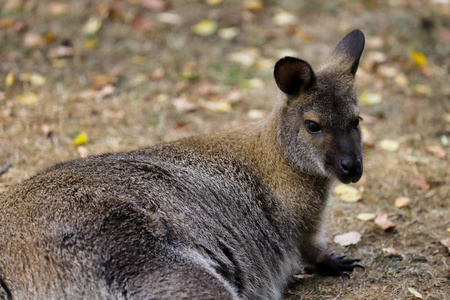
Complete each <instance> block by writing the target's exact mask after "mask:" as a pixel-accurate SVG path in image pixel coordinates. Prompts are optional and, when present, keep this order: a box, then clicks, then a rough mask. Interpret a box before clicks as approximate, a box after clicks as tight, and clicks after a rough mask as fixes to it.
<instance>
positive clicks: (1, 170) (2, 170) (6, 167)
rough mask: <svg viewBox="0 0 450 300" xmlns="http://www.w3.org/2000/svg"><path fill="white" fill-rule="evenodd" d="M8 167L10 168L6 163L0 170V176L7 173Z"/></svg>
mask: <svg viewBox="0 0 450 300" xmlns="http://www.w3.org/2000/svg"><path fill="white" fill-rule="evenodd" d="M9 167H11V164H10V163H9V161H7V162H6V164H5V165H4V166H3V168H1V169H0V176H2V175H3V174H5V173H6V172H8V169H9Z"/></svg>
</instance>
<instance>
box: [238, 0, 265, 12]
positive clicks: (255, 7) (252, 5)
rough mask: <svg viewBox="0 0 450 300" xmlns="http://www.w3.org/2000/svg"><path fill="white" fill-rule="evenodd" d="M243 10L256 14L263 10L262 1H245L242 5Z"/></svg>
mask: <svg viewBox="0 0 450 300" xmlns="http://www.w3.org/2000/svg"><path fill="white" fill-rule="evenodd" d="M242 6H243V7H244V9H246V10H249V11H251V12H254V13H257V12H259V11H260V10H261V9H262V8H263V1H262V0H245V1H244V3H243V4H242Z"/></svg>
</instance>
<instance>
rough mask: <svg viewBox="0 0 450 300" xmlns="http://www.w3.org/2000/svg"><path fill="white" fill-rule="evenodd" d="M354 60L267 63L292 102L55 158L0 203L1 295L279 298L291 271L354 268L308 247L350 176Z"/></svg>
mask: <svg viewBox="0 0 450 300" xmlns="http://www.w3.org/2000/svg"><path fill="white" fill-rule="evenodd" d="M359 33H360V32H359V31H358V32H357V33H356V35H357V37H358V39H355V38H352V35H353V36H355V33H354V32H353V33H350V34H349V36H350V37H349V36H347V37H346V39H347V41H350V42H345V39H344V40H343V41H344V42H341V44H340V45H341V46H340V47H342V48H343V49H346V51H347V50H348V49H349V47H350V49H353V48H354V47H359V48H361V47H363V44H362V46H361V42H358V40H359V41H360V40H361V34H362V33H361V34H359ZM355 41H356V42H355ZM362 41H363V39H362ZM342 43H343V45H342ZM358 51H359V50H358V49H357V51H349V52H350V56H349V55H347V54H345V53H339V49H337V50H336V51H335V53H334V54H333V59H332V60H331V61H330V62H329V63H328V64H327V65H325V66H324V67H322V68H321V69H319V71H318V72H317V74H314V73H313V71H312V69H310V67H309V65H308V68H307V70H308V71H307V72H306V73H305V72H303V71H301V70H300V71H299V72H293V74H295V73H297V74H300V75H301V76H300V78H299V80H289V78H288V77H289V76H285V74H286V73H285V71H284V67H285V66H283V63H282V62H280V63H279V64H277V65H278V66H277V67H276V71H277V72H276V74H275V76H276V79H277V83H278V84H282V87H283V90H285V91H288V92H289V93H291V92H292V94H293V95H287V97H286V99H285V100H283V103H281V104H279V105H277V106H276V107H275V109H274V110H273V112H272V113H271V114H270V115H269V116H268V117H267V118H266V119H265V120H263V121H262V122H260V123H257V124H251V125H248V126H245V127H243V128H238V129H235V130H231V131H228V132H224V133H220V134H215V135H210V136H199V137H192V138H188V139H183V140H179V141H175V142H172V143H167V144H161V145H157V146H154V147H151V148H147V149H142V150H137V151H133V152H129V153H116V154H106V155H100V156H95V157H88V158H86V159H80V160H74V161H70V162H66V163H61V164H58V165H56V166H54V167H52V168H50V169H48V170H46V171H44V172H42V173H40V174H37V175H36V176H34V177H31V178H30V179H28V180H25V181H24V182H22V183H21V184H18V185H16V186H14V187H12V188H11V189H10V190H9V191H7V192H5V193H3V194H1V195H0V299H279V298H280V297H281V291H282V288H283V286H284V285H285V284H286V282H287V281H288V280H289V276H290V275H291V274H292V273H293V272H294V271H297V270H299V268H300V265H301V263H304V264H305V265H307V266H308V268H309V269H310V270H316V271H318V272H322V273H324V274H328V275H345V274H346V272H349V271H352V270H353V268H355V267H358V266H359V265H357V264H354V262H355V261H357V260H354V259H348V260H345V259H341V258H334V257H332V256H330V255H328V254H327V251H326V248H325V247H324V245H323V242H322V241H321V239H320V232H321V224H322V216H323V214H324V210H325V207H326V202H327V199H328V196H329V191H330V188H331V186H332V183H333V181H334V178H336V177H338V178H339V179H341V181H344V182H348V181H355V180H357V179H359V177H360V176H361V172H362V162H360V163H356V161H358V160H360V158H361V136H360V131H359V129H357V128H356V126H353V125H352V124H353V123H352V122H355V116H357V114H358V111H357V109H358V108H357V100H356V96H355V93H354V89H353V76H354V73H353V67H350V68H349V65H350V66H354V65H355V61H356V65H357V62H358V61H359V56H360V55H361V51H362V48H361V51H359V54H357V55H356V54H355V53H358ZM336 52H338V53H337V54H336ZM338 54H342V55H338ZM344 54H345V55H344ZM340 57H345V59H344V61H345V63H343V62H342V61H336V59H338V60H339V59H340ZM287 60H289V62H292V63H294V65H295V64H296V63H297V62H296V61H295V59H287ZM303 63H306V62H304V61H301V62H300V63H299V65H298V66H299V67H300V68H304V66H305V65H302V64H303ZM337 66H344V68H339V67H337ZM291 67H292V66H289V68H291ZM310 76H314V77H310ZM305 80H306V81H307V82H306V83H305ZM297 91H298V92H297ZM311 115H313V117H314V118H315V119H317V120H316V121H317V122H320V124H321V126H322V127H321V128H322V129H323V130H322V132H321V133H320V134H321V135H319V134H309V133H307V131H306V129H305V123H304V122H305V121H307V119H308V118H309V116H311ZM307 117H308V118H307ZM344 156H345V157H346V159H347V158H348V159H350V160H351V161H350V163H347V160H345V161H344V160H343V157H344ZM352 159H353V160H352ZM351 163H354V165H355V166H353V165H351ZM345 164H347V165H348V166H347V165H346V166H345V167H344V169H345V170H344V171H343V170H342V168H343V167H342V166H343V165H345ZM339 168H341V169H339ZM348 168H353V169H354V170H353V169H351V170H350V171H348V170H347V169H348ZM347 171H348V172H347ZM342 172H344V173H345V174H342ZM350 173H351V174H350Z"/></svg>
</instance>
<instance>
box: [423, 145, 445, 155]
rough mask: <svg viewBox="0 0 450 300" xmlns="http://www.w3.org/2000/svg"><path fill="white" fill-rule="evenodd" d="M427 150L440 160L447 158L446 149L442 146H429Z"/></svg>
mask: <svg viewBox="0 0 450 300" xmlns="http://www.w3.org/2000/svg"><path fill="white" fill-rule="evenodd" d="M426 149H427V152H429V153H431V154H434V155H436V156H437V157H439V158H445V156H446V153H445V149H444V148H442V147H441V146H427V147H426Z"/></svg>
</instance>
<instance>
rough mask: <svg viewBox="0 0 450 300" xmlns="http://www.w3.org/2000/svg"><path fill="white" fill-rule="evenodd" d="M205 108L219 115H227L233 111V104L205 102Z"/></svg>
mask: <svg viewBox="0 0 450 300" xmlns="http://www.w3.org/2000/svg"><path fill="white" fill-rule="evenodd" d="M203 106H204V107H205V108H206V109H209V110H211V111H213V112H217V113H227V112H229V111H230V110H231V103H230V102H228V101H220V100H218V101H205V102H204V103H203Z"/></svg>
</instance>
